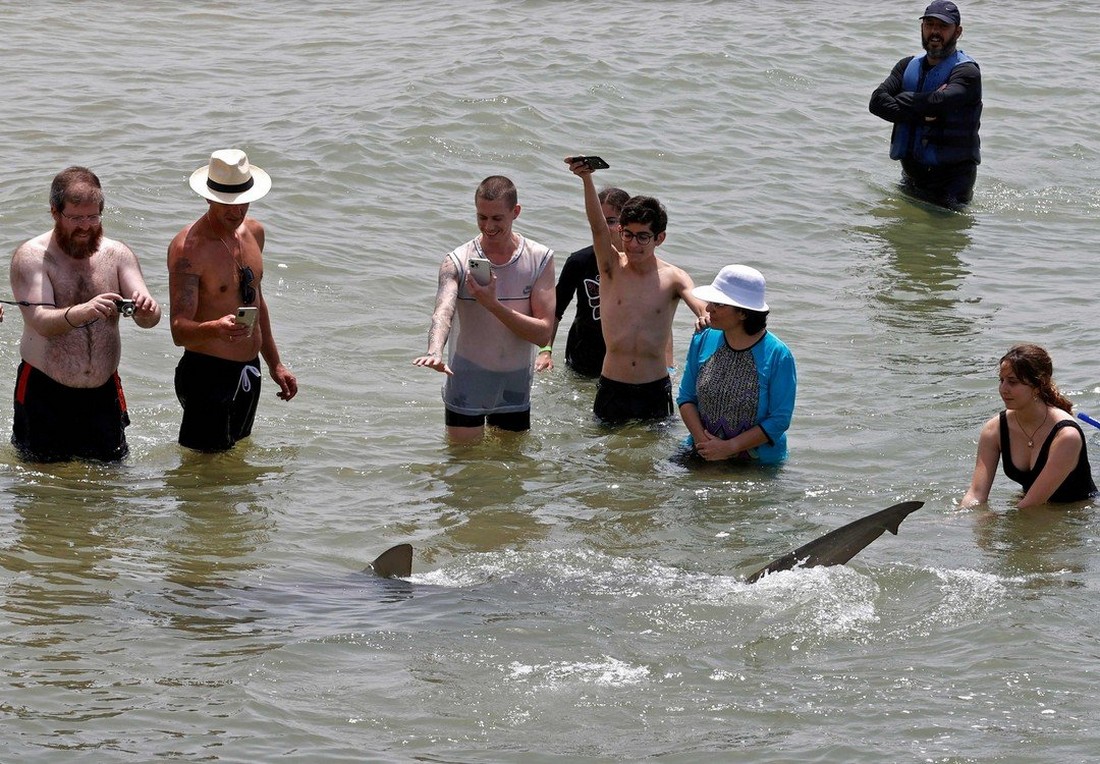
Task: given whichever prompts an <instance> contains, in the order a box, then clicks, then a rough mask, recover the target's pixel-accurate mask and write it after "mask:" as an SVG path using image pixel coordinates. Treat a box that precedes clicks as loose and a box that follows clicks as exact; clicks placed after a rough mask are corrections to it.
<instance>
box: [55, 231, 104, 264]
mask: <svg viewBox="0 0 1100 764" xmlns="http://www.w3.org/2000/svg"><path fill="white" fill-rule="evenodd" d="M53 240H54V241H55V242H56V243H57V246H58V247H60V248H61V251H62V252H64V253H65V254H67V255H68V256H69V257H71V258H73V259H75V260H87V259H88V258H89V257H91V256H92V255H94V254H95V253H96V251H97V250H99V244H100V242H101V241H103V226H102V225H96V227H95V228H92V229H88V230H82V231H74V232H73V233H71V234H66V233H65V231H64V230H62V228H61V225H60V224H58V225H55V226H54V228H53Z"/></svg>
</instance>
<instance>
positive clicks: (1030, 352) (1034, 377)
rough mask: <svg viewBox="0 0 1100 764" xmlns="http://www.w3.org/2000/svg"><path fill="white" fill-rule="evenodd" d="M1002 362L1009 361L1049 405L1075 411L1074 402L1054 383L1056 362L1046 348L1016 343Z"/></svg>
mask: <svg viewBox="0 0 1100 764" xmlns="http://www.w3.org/2000/svg"><path fill="white" fill-rule="evenodd" d="M1000 363H1007V364H1008V365H1009V367H1010V368H1011V369H1012V373H1013V374H1015V375H1016V377H1017V378H1018V379H1019V380H1020V381H1021V382H1024V383H1026V384H1028V385H1031V386H1032V387H1034V388H1036V390H1037V391H1038V393H1039V398H1040V399H1042V401H1043V402H1044V403H1046V404H1047V405H1048V406H1054V407H1056V408H1060V409H1062V411H1065V412H1066V413H1067V414H1068V413H1072V412H1073V404H1072V403H1070V401H1069V399H1068V398H1066V396H1064V395H1062V393H1061V392H1060V391H1059V390H1058V387H1057V386H1056V385H1055V384H1054V362H1053V361H1052V360H1051V358H1050V354H1049V353H1048V352H1047V351H1046V350H1044V349H1043V348H1041V347H1040V346H1038V345H1032V344H1030V343H1025V344H1022V345H1014V346H1013V347H1012V348H1011V349H1010V350H1009V351H1008V352H1007V353H1005V354H1004V355H1003V356H1002V357H1001V361H1000ZM998 365H1000V364H998Z"/></svg>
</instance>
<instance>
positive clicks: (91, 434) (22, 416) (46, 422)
mask: <svg viewBox="0 0 1100 764" xmlns="http://www.w3.org/2000/svg"><path fill="white" fill-rule="evenodd" d="M128 424H130V417H129V416H128V415H127V413H126V397H125V396H124V395H123V394H122V380H120V379H119V377H118V372H115V373H114V374H112V375H111V378H110V379H109V380H107V381H106V382H105V383H103V384H102V385H100V386H99V387H69V386H68V385H63V384H61V383H60V382H57V381H56V380H54V379H52V378H51V377H49V376H47V375H46V374H45V373H44V372H41V371H39V370H38V369H36V368H34V367H33V366H31V365H30V364H29V363H27V362H26V361H21V362H20V363H19V371H18V373H17V374H16V379H15V416H14V418H13V420H12V432H11V442H12V445H14V446H15V448H16V450H17V451H19V455H20V456H21V457H22V458H23V459H26V460H27V461H31V462H60V461H67V460H69V459H95V460H98V461H104V462H112V461H117V460H119V459H121V458H122V457H124V456H126V454H127V453H129V450H130V449H129V447H128V446H127V444H126V426H127V425H128Z"/></svg>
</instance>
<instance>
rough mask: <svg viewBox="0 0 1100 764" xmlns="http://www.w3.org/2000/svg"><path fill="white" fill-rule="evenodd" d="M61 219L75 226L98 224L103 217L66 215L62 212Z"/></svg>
mask: <svg viewBox="0 0 1100 764" xmlns="http://www.w3.org/2000/svg"><path fill="white" fill-rule="evenodd" d="M61 217H63V218H65V219H66V220H68V221H69V222H70V223H76V224H77V225H80V224H81V223H98V222H99V221H100V220H102V219H103V215H66V214H65V213H64V212H62V213H61Z"/></svg>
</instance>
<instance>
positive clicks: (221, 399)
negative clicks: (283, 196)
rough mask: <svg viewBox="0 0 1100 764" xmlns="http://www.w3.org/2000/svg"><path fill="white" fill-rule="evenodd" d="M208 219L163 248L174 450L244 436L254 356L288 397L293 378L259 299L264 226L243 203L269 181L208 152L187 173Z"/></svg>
mask: <svg viewBox="0 0 1100 764" xmlns="http://www.w3.org/2000/svg"><path fill="white" fill-rule="evenodd" d="M190 183H191V188H192V189H193V190H194V191H195V192H196V193H197V194H199V196H202V197H203V198H205V199H206V200H207V204H208V207H207V210H206V214H204V215H203V216H202V217H200V218H199V219H198V220H197V221H195V222H194V223H192V224H191V225H189V226H187V227H186V228H184V229H183V230H182V231H180V232H179V233H178V234H176V237H175V238H174V239H173V240H172V243H171V244H170V245H169V246H168V293H169V298H170V300H171V326H172V339H173V341H174V342H175V343H176V344H177V345H182V346H183V348H184V353H183V358H181V359H180V362H179V365H177V366H176V395H177V397H178V398H179V400H180V403H181V404H182V405H183V421H182V422H181V424H180V434H179V442H180V445H182V446H186V447H187V448H192V449H195V450H197V451H224V450H227V449H229V448H231V447H232V446H233V444H235V443H236V442H237V441H238V440H240V439H241V438H246V437H248V435H249V434H250V433H251V432H252V422H253V419H254V418H255V416H256V404H257V403H258V402H259V397H260V359H259V356H261V355H262V356H263V358H264V361H265V362H266V363H267V367H268V372H269V373H270V374H271V378H272V379H273V380H274V381H275V384H277V385H278V386H279V392H278V393H277V395H278V396H279V397H280V398H282V399H283V400H286V401H289V400H290V399H291V398H293V397H294V396H295V394H297V392H298V381H297V380H296V379H295V378H294V375H293V374H291V373H290V370H289V369H287V368H286V366H284V365H283V363H282V361H281V360H280V359H279V350H278V348H277V347H276V345H275V337H274V335H273V334H272V332H271V319H270V315H269V314H268V309H267V302H266V301H265V300H264V296H263V290H262V288H261V282H262V281H263V275H264V265H263V248H264V228H263V226H262V225H261V224H260V223H259V221H257V220H255V219H254V218H250V217H248V216H247V215H248V206H249V204H251V203H252V202H254V201H256V200H258V199H261V198H263V197H264V196H265V195H266V194H267V192H268V191H270V190H271V178H270V177H269V176H268V174H267V173H266V172H264V171H263V170H261V169H260V168H259V167H255V166H253V165H251V164H249V162H248V157H247V156H246V155H245V153H244V152H243V151H239V150H237V149H227V150H222V151H215V152H214V153H213V154H211V155H210V162H209V164H207V165H205V166H203V167H200V168H199V169H197V170H195V172H194V173H192V175H191V181H190Z"/></svg>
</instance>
